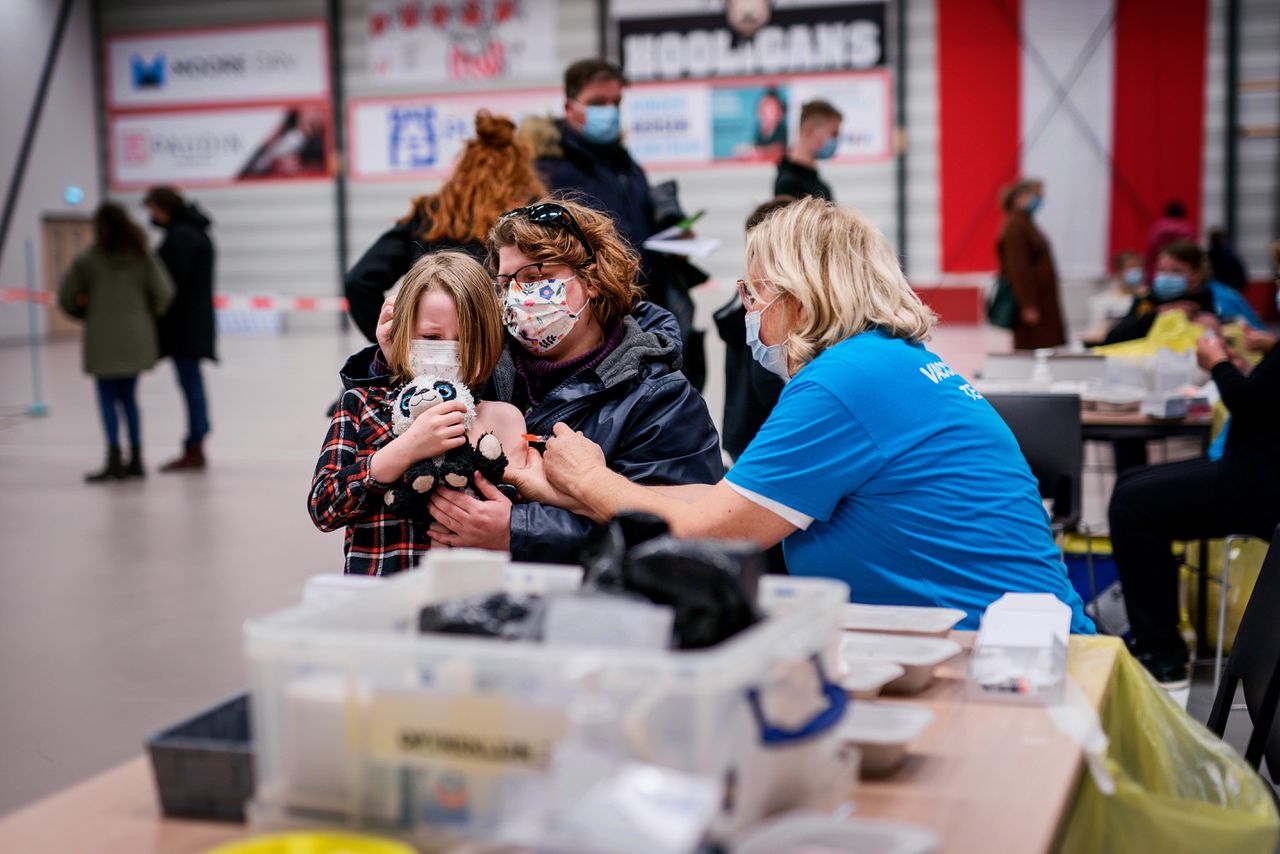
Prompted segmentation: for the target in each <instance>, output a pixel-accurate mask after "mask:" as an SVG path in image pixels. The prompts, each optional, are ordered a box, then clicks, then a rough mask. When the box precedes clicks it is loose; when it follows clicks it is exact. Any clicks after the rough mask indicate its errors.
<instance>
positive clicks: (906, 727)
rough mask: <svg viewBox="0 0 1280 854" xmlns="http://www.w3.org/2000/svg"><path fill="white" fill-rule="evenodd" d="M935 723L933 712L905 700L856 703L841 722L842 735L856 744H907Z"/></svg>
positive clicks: (840, 731) (841, 736) (844, 739)
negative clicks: (903, 701) (904, 701)
mask: <svg viewBox="0 0 1280 854" xmlns="http://www.w3.org/2000/svg"><path fill="white" fill-rule="evenodd" d="M931 723H933V712H931V711H929V710H928V709H926V708H924V707H922V706H909V705H906V704H903V703H854V704H853V705H851V706H850V707H849V711H848V712H846V713H845V716H844V720H843V721H841V722H840V729H839V733H840V738H841V740H843V741H852V742H853V743H854V744H886V745H898V744H901V745H905V744H906V743H907V742H909V741H911V739H913V738H915V737H916V736H918V735H919V734H920V733H922V732H923V731H924V728H925V727H927V726H928V725H929V724H931Z"/></svg>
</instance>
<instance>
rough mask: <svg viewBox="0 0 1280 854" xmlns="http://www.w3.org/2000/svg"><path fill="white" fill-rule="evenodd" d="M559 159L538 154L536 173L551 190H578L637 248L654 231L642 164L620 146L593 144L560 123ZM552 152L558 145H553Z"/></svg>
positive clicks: (557, 156) (560, 121)
mask: <svg viewBox="0 0 1280 854" xmlns="http://www.w3.org/2000/svg"><path fill="white" fill-rule="evenodd" d="M555 125H556V128H557V129H558V130H559V131H560V139H559V143H560V146H559V152H558V154H557V155H551V156H547V155H544V156H540V157H539V158H538V172H539V173H540V174H541V175H542V180H543V181H544V182H545V183H546V185H547V186H548V187H550V188H551V189H552V190H566V191H576V192H579V193H582V194H583V195H584V196H586V197H587V198H586V202H587V203H588V204H590V205H591V206H592V207H594V208H596V209H598V210H602V211H605V212H606V213H608V214H609V215H610V216H612V217H613V221H614V223H615V224H616V226H617V228H618V233H619V234H621V235H622V236H623V237H625V238H626V239H627V240H629V241H630V242H631V245H632V246H634V247H635V248H636V249H639V248H640V244H641V243H643V242H644V241H645V239H646V238H648V237H649V235H651V234H653V232H654V213H653V199H652V197H651V196H650V194H649V180H648V179H647V178H646V177H645V175H644V170H643V169H641V168H640V164H638V163H636V162H635V161H634V160H632V159H631V155H630V154H628V153H627V150H626V149H625V148H623V147H622V146H620V145H595V144H592V143H589V142H587V141H586V140H585V139H583V138H582V135H581V134H579V133H578V132H577V131H574V130H573V129H571V128H570V127H569V126H568V125H566V124H565V122H564V120H563V119H558V120H556V123H555ZM552 148H553V149H554V146H552Z"/></svg>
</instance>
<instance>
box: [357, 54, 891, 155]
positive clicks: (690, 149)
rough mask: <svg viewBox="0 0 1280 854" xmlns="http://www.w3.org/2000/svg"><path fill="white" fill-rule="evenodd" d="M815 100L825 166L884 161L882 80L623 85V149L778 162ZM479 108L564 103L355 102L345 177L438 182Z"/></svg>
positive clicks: (545, 108)
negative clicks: (831, 116)
mask: <svg viewBox="0 0 1280 854" xmlns="http://www.w3.org/2000/svg"><path fill="white" fill-rule="evenodd" d="M814 99H823V100H827V101H830V102H831V103H832V104H833V105H834V106H835V107H836V109H838V110H839V111H840V112H841V114H842V116H843V121H842V122H841V126H840V140H839V142H838V144H837V148H836V154H835V157H834V158H833V162H836V163H839V162H863V161H872V160H882V159H885V158H888V157H890V156H891V155H892V146H891V135H890V119H891V113H890V105H891V101H890V93H889V74H888V72H886V71H865V72H855V73H845V74H810V75H802V76H798V77H784V78H781V79H779V78H773V77H743V78H732V79H725V80H717V81H709V80H708V81H692V80H691V81H684V82H680V83H662V84H659V83H653V84H641V85H637V86H630V87H628V88H627V90H626V95H625V97H624V98H623V99H622V132H623V142H624V144H625V145H626V147H627V150H628V151H630V152H631V156H632V157H633V158H635V159H636V160H637V161H638V162H639V163H640V164H641V165H643V166H646V167H651V168H666V169H696V168H702V167H705V166H707V165H709V164H716V163H732V162H751V161H758V162H769V163H776V162H777V161H778V159H779V158H780V157H781V156H782V154H783V153H784V152H785V151H786V148H787V144H788V142H789V140H790V139H792V138H793V137H794V134H795V133H796V131H797V129H798V128H799V124H800V108H801V106H802V105H803V104H804V103H806V102H808V101H810V100H814ZM481 109H486V110H489V111H490V112H492V113H494V114H496V115H502V116H507V117H508V118H510V119H512V120H513V121H515V122H516V123H517V124H518V123H520V122H521V121H522V120H524V119H525V118H527V117H529V116H546V117H560V116H563V115H564V95H563V93H562V92H561V91H560V90H559V89H551V88H547V89H525V90H508V91H502V92H475V93H466V94H453V95H421V96H417V97H410V96H406V97H402V98H368V99H357V100H354V101H352V103H351V105H350V107H349V110H348V117H347V121H348V139H349V140H350V155H351V177H352V178H353V179H355V180H387V179H395V178H397V177H415V178H433V177H434V178H439V177H444V176H445V175H447V174H448V173H449V169H450V167H451V165H452V163H453V161H454V160H455V159H456V158H457V156H458V154H459V152H460V151H461V150H462V145H463V143H464V142H466V140H467V139H469V138H470V137H471V136H473V135H474V133H475V115H476V112H477V111H478V110H481Z"/></svg>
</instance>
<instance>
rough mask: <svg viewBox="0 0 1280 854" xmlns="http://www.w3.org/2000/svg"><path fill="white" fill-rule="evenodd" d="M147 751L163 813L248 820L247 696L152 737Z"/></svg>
mask: <svg viewBox="0 0 1280 854" xmlns="http://www.w3.org/2000/svg"><path fill="white" fill-rule="evenodd" d="M147 752H148V753H150V754H151V767H152V769H153V770H154V771H155V775H156V789H157V790H158V791H159V793H160V805H161V807H162V808H163V809H164V814H165V815H169V816H181V817H183V818H212V819H220V820H223V821H244V805H245V802H246V801H248V800H249V798H251V797H252V796H253V739H252V733H251V732H250V730H249V695H248V694H241V695H240V696H238V697H234V698H232V699H231V700H228V701H227V702H225V703H222V704H220V705H217V706H214V707H213V708H212V709H208V710H207V711H204V712H201V713H200V714H199V715H196V716H195V717H194V718H191V719H190V720H186V721H183V722H182V723H180V724H178V725H177V726H174V727H172V728H170V729H167V730H165V731H164V732H161V733H158V734H157V735H154V736H152V737H151V738H150V739H148V741H147Z"/></svg>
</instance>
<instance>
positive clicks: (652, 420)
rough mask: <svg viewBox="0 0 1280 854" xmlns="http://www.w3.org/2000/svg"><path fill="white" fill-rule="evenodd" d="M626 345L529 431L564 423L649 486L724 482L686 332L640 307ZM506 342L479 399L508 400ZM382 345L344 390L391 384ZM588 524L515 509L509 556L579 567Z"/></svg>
mask: <svg viewBox="0 0 1280 854" xmlns="http://www.w3.org/2000/svg"><path fill="white" fill-rule="evenodd" d="M624 323H625V324H626V331H625V333H624V335H623V339H622V343H621V344H619V345H618V347H617V349H616V350H614V351H613V352H612V353H610V354H609V355H608V356H607V357H606V358H605V360H604V361H603V362H602V363H601V364H600V366H599V367H597V368H595V369H594V370H587V371H581V372H579V373H577V374H575V375H574V376H573V377H571V378H570V379H569V380H567V381H566V382H564V383H563V384H562V385H560V386H559V387H558V388H556V389H555V390H553V391H552V392H551V393H550V394H548V395H547V396H546V397H545V398H544V399H543V400H541V401H540V402H539V403H538V404H537V405H536V406H534V407H533V408H532V409H530V410H529V411H528V412H526V413H525V422H526V424H527V425H528V429H529V432H531V433H537V434H549V433H550V432H551V428H552V427H553V426H554V425H555V423H556V422H557V421H563V422H565V423H566V424H568V425H569V426H570V427H571V428H573V429H574V430H580V431H582V433H583V434H584V435H586V437H587V438H588V439H590V440H591V441H593V442H595V443H596V444H598V445H600V447H601V448H602V449H603V450H604V456H605V460H606V461H607V462H608V464H609V468H611V469H612V470H614V471H616V472H618V473H619V474H621V475H623V476H624V477H626V478H627V479H629V480H632V481H635V482H637V483H646V484H683V483H716V482H718V481H719V480H720V479H721V478H722V477H723V476H724V466H723V464H722V462H721V459H720V442H719V437H718V436H717V435H716V428H715V425H714V424H712V422H711V415H710V413H709V412H708V411H707V405H706V402H705V401H704V400H703V399H702V395H700V394H698V392H697V391H696V390H695V389H694V388H693V386H691V385H690V384H689V381H688V380H687V379H685V376H684V374H682V373H680V371H679V367H680V345H679V341H680V330H679V327H678V326H677V324H676V321H675V318H674V317H672V316H671V314H670V313H669V312H667V311H665V310H663V309H661V308H658V307H657V306H654V305H651V304H649V303H640V305H639V306H637V307H636V310H635V311H634V312H633V313H632V315H631V316H630V317H628V318H626V319H625V321H624ZM519 346H520V345H519V344H517V343H515V341H513V340H512V339H511V338H508V339H507V342H506V347H505V348H504V350H503V353H502V358H501V359H500V360H499V362H498V367H497V369H496V370H495V371H494V374H493V379H492V380H491V381H490V384H489V387H488V388H487V389H486V390H485V393H484V394H482V395H481V397H483V398H485V399H490V400H508V401H509V400H511V398H512V391H513V388H514V382H515V366H514V363H513V361H512V358H511V353H510V348H512V347H519ZM375 351H376V347H368V348H366V349H364V350H362V351H360V352H359V353H357V354H356V355H354V356H352V357H351V358H350V359H349V360H348V361H347V364H346V366H345V367H344V368H343V369H342V381H343V384H344V385H345V386H346V387H347V388H353V387H356V386H362V385H374V384H386V383H387V382H389V379H390V378H389V377H387V376H386V375H385V374H383V375H380V376H379V375H374V376H370V366H371V364H372V361H373V355H374V352H375ZM591 526H592V523H591V521H590V520H589V519H585V518H583V517H581V516H575V515H574V514H572V513H570V512H569V511H567V510H561V509H560V508H558V507H548V506H546V505H543V504H537V503H534V502H525V503H520V504H516V505H514V506H513V507H512V508H511V555H512V557H513V558H515V559H516V560H520V561H539V562H544V561H545V562H550V563H576V562H577V560H578V552H579V550H580V549H581V547H582V543H583V541H584V540H585V539H586V536H587V533H588V532H589V531H590V530H591Z"/></svg>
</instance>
